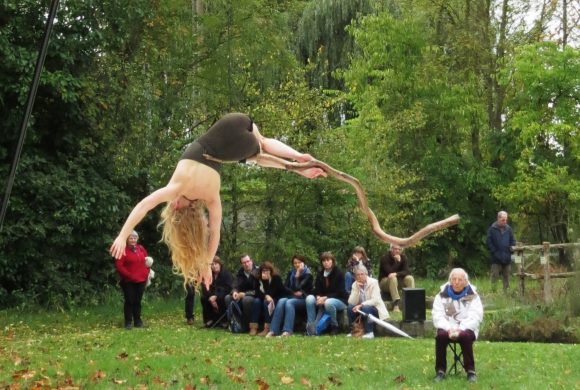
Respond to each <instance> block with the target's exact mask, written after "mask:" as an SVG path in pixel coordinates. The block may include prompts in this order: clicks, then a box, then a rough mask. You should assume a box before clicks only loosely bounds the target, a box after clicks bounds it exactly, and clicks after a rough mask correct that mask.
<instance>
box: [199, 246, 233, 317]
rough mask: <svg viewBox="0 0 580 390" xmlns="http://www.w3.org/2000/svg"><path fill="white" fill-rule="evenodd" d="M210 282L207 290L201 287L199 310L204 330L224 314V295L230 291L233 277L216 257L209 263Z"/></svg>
mask: <svg viewBox="0 0 580 390" xmlns="http://www.w3.org/2000/svg"><path fill="white" fill-rule="evenodd" d="M211 273H212V282H211V285H210V286H209V290H208V289H207V288H206V287H205V285H204V284H202V285H201V297H200V302H201V308H202V312H203V323H204V326H205V327H206V328H210V327H212V326H214V325H215V323H216V321H217V320H218V319H220V318H221V317H222V316H223V315H224V314H225V312H226V301H225V299H226V295H227V294H228V293H229V292H230V291H231V290H232V284H233V279H234V278H233V276H232V274H231V273H230V271H228V270H227V269H225V268H224V263H223V261H221V259H220V258H219V257H217V256H215V257H214V258H213V261H212V263H211Z"/></svg>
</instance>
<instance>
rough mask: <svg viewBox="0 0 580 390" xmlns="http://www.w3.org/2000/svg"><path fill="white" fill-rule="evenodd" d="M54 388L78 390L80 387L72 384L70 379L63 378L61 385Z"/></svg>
mask: <svg viewBox="0 0 580 390" xmlns="http://www.w3.org/2000/svg"><path fill="white" fill-rule="evenodd" d="M56 388H57V389H58V390H80V387H79V386H77V385H75V384H74V382H73V380H72V378H71V377H68V378H65V379H64V381H63V385H60V384H59V385H57V386H56Z"/></svg>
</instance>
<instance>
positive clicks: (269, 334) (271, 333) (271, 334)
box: [266, 332, 276, 337]
mask: <svg viewBox="0 0 580 390" xmlns="http://www.w3.org/2000/svg"><path fill="white" fill-rule="evenodd" d="M274 336H276V335H275V334H274V332H268V334H266V337H274Z"/></svg>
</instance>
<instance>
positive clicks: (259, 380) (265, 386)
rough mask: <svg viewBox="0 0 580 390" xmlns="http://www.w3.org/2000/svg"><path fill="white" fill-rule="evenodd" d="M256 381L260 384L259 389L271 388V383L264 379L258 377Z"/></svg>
mask: <svg viewBox="0 0 580 390" xmlns="http://www.w3.org/2000/svg"><path fill="white" fill-rule="evenodd" d="M256 383H257V384H258V390H268V389H270V385H269V384H267V383H266V382H265V381H264V380H263V379H261V378H258V379H256Z"/></svg>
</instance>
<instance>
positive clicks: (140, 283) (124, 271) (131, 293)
mask: <svg viewBox="0 0 580 390" xmlns="http://www.w3.org/2000/svg"><path fill="white" fill-rule="evenodd" d="M138 240H139V235H138V234H137V232H136V231H134V230H133V232H131V234H129V237H128V238H127V246H126V247H125V253H124V254H123V256H121V257H120V258H119V259H118V260H117V261H116V262H115V266H116V267H117V271H118V272H119V275H120V276H121V288H122V289H123V295H124V297H125V305H124V314H125V329H131V328H132V327H133V326H135V328H141V327H143V321H142V320H141V299H142V298H143V292H144V291H145V284H146V283H147V277H148V276H149V268H147V266H146V265H145V257H147V251H146V250H145V248H143V246H142V245H139V244H137V241H138Z"/></svg>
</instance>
